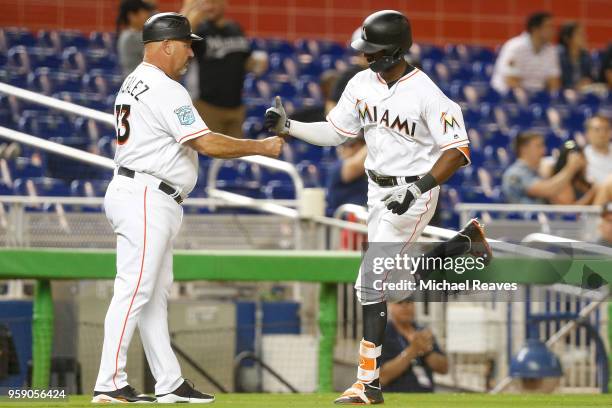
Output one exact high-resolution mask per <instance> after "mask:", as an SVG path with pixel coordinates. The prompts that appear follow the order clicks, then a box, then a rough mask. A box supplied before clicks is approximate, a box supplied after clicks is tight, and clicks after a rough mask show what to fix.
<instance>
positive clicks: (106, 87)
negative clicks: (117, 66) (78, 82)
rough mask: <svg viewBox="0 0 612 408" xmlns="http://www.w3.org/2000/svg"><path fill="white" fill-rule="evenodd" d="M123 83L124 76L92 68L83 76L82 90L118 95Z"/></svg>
mask: <svg viewBox="0 0 612 408" xmlns="http://www.w3.org/2000/svg"><path fill="white" fill-rule="evenodd" d="M122 83H123V76H122V75H118V74H108V73H106V71H105V70H101V69H92V70H90V71H89V72H88V73H87V74H85V76H83V80H82V87H81V89H79V90H80V91H81V92H91V93H97V94H101V95H116V94H117V92H118V91H119V88H121V84H122Z"/></svg>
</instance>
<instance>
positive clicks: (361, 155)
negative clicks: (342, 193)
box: [340, 146, 368, 183]
mask: <svg viewBox="0 0 612 408" xmlns="http://www.w3.org/2000/svg"><path fill="white" fill-rule="evenodd" d="M367 155H368V149H367V147H366V146H363V147H362V148H361V149H359V151H358V152H357V153H356V154H354V155H353V156H351V157H349V158H348V159H346V160H344V161H343V162H342V170H341V172H340V177H341V178H342V182H343V183H350V182H351V181H354V180H356V179H358V178H359V177H361V176H363V174H364V173H365V167H364V166H363V164H364V162H365V159H366V156H367Z"/></svg>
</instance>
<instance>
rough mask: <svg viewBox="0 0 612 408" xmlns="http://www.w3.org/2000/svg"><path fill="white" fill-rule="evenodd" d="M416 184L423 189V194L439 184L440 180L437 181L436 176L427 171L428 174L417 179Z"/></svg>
mask: <svg viewBox="0 0 612 408" xmlns="http://www.w3.org/2000/svg"><path fill="white" fill-rule="evenodd" d="M414 185H415V186H417V187H418V188H419V190H420V191H421V194H423V193H426V192H428V191H429V190H431V189H432V188H434V187H436V186H437V185H438V182H437V181H436V179H435V178H434V176H432V175H431V173H427V174H426V175H424V176H423V177H421V178H420V179H418V180H417V181H415V182H414Z"/></svg>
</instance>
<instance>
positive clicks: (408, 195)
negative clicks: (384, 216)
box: [381, 183, 421, 215]
mask: <svg viewBox="0 0 612 408" xmlns="http://www.w3.org/2000/svg"><path fill="white" fill-rule="evenodd" d="M420 196H421V190H419V188H418V187H417V186H415V185H414V183H411V184H408V185H406V186H405V187H401V188H397V189H395V191H393V192H392V193H391V194H388V195H386V196H385V197H384V198H383V199H382V200H381V201H383V202H384V203H385V206H386V207H387V209H388V210H391V212H392V213H393V214H397V215H402V214H403V213H405V212H406V211H408V209H409V208H410V207H412V205H413V204H414V203H415V201H416V200H417V199H418V198H419V197H420Z"/></svg>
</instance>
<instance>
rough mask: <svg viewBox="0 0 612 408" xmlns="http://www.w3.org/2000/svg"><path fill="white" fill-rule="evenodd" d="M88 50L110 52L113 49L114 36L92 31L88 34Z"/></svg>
mask: <svg viewBox="0 0 612 408" xmlns="http://www.w3.org/2000/svg"><path fill="white" fill-rule="evenodd" d="M89 48H91V49H103V50H107V51H111V50H113V49H114V48H115V34H114V33H109V32H99V31H92V32H91V33H90V34H89Z"/></svg>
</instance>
